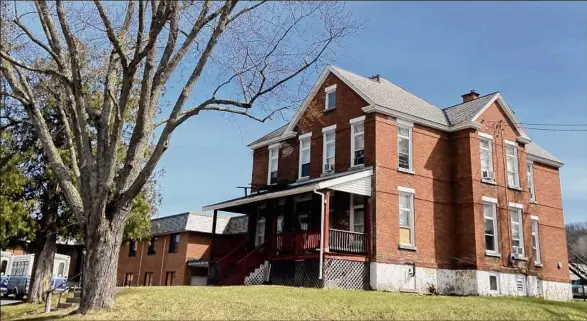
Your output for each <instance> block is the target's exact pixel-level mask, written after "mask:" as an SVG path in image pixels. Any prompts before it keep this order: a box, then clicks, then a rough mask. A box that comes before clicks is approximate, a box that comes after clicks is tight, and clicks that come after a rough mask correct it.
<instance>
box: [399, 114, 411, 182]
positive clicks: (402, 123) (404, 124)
mask: <svg viewBox="0 0 587 321" xmlns="http://www.w3.org/2000/svg"><path fill="white" fill-rule="evenodd" d="M395 122H396V126H397V131H396V133H397V169H398V171H401V172H408V173H414V165H413V163H414V152H413V147H412V145H413V144H414V133H413V129H414V123H410V122H407V121H404V120H401V119H396V121H395ZM399 128H405V129H408V131H409V135H410V137H408V141H409V143H408V146H409V150H408V157H409V161H408V166H409V168H402V167H400V166H399V139H400V135H399ZM402 137H403V138H405V136H402Z"/></svg>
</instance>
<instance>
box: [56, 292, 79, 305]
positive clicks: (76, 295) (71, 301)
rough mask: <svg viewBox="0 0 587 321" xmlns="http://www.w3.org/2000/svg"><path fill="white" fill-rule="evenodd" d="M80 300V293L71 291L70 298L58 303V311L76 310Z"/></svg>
mask: <svg viewBox="0 0 587 321" xmlns="http://www.w3.org/2000/svg"><path fill="white" fill-rule="evenodd" d="M80 300H81V291H80V290H78V289H76V290H74V291H73V297H72V298H66V299H65V302H59V304H58V305H57V308H58V309H69V308H76V307H77V306H79V304H80Z"/></svg>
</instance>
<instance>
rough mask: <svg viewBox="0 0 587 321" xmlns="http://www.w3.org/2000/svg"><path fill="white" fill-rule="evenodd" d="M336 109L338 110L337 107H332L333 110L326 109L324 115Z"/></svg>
mask: <svg viewBox="0 0 587 321" xmlns="http://www.w3.org/2000/svg"><path fill="white" fill-rule="evenodd" d="M335 109H336V107H332V108H329V109H324V113H325V114H326V113H327V112H329V111H333V110H335Z"/></svg>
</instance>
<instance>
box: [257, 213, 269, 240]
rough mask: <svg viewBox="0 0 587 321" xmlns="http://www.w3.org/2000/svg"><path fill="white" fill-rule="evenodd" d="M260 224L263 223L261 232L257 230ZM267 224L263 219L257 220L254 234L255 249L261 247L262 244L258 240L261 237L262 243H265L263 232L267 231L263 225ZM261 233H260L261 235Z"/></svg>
mask: <svg viewBox="0 0 587 321" xmlns="http://www.w3.org/2000/svg"><path fill="white" fill-rule="evenodd" d="M261 222H263V229H262V230H261V229H260V228H259V225H261ZM265 224H267V221H266V220H265V217H260V218H259V219H258V220H257V227H256V231H255V232H256V233H255V247H257V246H259V245H261V244H262V243H260V241H259V238H260V237H261V236H262V237H263V243H264V242H265V230H266V229H267V226H266V225H265ZM261 232H262V233H261Z"/></svg>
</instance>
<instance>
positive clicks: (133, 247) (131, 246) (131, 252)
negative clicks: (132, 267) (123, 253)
mask: <svg viewBox="0 0 587 321" xmlns="http://www.w3.org/2000/svg"><path fill="white" fill-rule="evenodd" d="M135 255H137V242H136V241H134V240H130V241H128V256H135Z"/></svg>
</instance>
